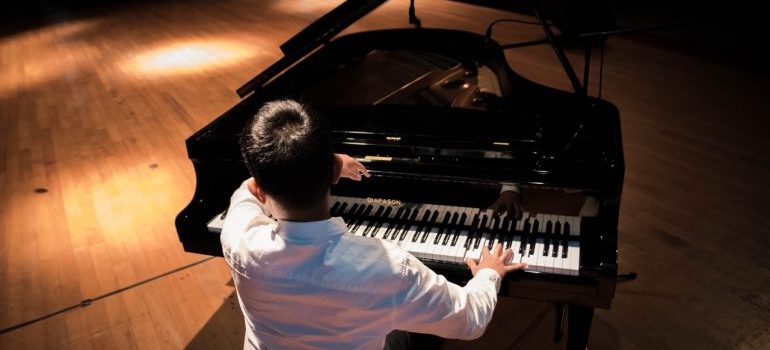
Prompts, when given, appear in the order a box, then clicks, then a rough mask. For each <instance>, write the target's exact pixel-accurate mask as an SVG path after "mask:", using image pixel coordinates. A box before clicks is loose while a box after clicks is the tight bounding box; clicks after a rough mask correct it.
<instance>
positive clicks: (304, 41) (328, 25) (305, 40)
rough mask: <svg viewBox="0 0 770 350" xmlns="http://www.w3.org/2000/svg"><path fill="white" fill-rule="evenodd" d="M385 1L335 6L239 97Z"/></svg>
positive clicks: (356, 0)
mask: <svg viewBox="0 0 770 350" xmlns="http://www.w3.org/2000/svg"><path fill="white" fill-rule="evenodd" d="M386 1H388V0H346V1H345V2H343V3H342V4H340V5H339V6H337V7H335V8H334V9H332V10H331V11H329V12H328V13H326V14H325V15H323V16H321V18H319V19H317V20H315V21H314V22H313V23H311V24H310V25H309V26H307V27H305V29H303V30H302V31H300V32H299V33H297V34H296V35H295V36H293V37H292V38H291V39H289V40H287V41H286V42H285V43H283V45H281V51H282V52H283V54H284V57H282V58H281V59H280V60H278V61H277V62H276V63H274V64H273V65H271V66H270V67H268V68H267V69H265V70H264V71H262V72H261V73H260V74H258V75H257V76H255V77H254V78H252V79H251V80H249V81H248V82H247V83H246V84H243V86H241V87H239V88H238V89H237V90H236V91H237V93H238V96H240V97H246V95H248V94H249V93H251V92H252V91H255V90H256V89H259V88H260V87H262V86H263V85H264V84H265V83H267V82H268V81H269V80H270V79H272V78H274V77H275V76H277V75H278V74H280V73H281V72H283V71H284V70H285V69H286V68H288V67H289V66H291V65H292V64H294V63H296V62H298V61H299V60H301V59H303V58H304V57H305V56H307V55H308V54H309V53H311V52H312V51H313V50H315V49H317V48H318V47H320V46H321V45H323V44H325V43H327V42H329V40H331V39H332V38H334V36H336V35H337V34H339V33H340V32H342V31H343V30H345V29H346V28H348V27H349V26H350V25H352V24H353V23H355V22H356V21H358V20H359V19H361V18H362V17H364V16H366V15H367V14H368V13H369V12H372V11H373V10H374V9H376V8H377V7H379V6H380V5H382V4H383V3H385V2H386ZM470 2H471V3H473V4H474V5H477V6H486V7H492V8H497V9H503V10H508V11H514V10H513V9H512V8H509V7H504V6H500V5H499V3H498V2H492V3H489V4H486V3H485V2H473V1H470Z"/></svg>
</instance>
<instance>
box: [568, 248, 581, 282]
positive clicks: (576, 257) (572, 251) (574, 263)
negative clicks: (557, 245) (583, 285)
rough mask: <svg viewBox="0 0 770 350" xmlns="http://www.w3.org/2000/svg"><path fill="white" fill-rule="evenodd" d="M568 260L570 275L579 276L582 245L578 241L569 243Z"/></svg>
mask: <svg viewBox="0 0 770 350" xmlns="http://www.w3.org/2000/svg"><path fill="white" fill-rule="evenodd" d="M567 260H569V274H570V275H573V276H577V275H578V274H579V271H580V244H579V243H578V242H577V241H570V242H569V243H568V249H567Z"/></svg>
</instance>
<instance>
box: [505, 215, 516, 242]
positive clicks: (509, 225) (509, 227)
mask: <svg viewBox="0 0 770 350" xmlns="http://www.w3.org/2000/svg"><path fill="white" fill-rule="evenodd" d="M515 229H516V220H511V219H510V218H509V217H508V216H506V217H505V220H504V221H503V232H504V233H503V235H504V236H505V249H509V248H511V246H512V245H513V236H514V230H515Z"/></svg>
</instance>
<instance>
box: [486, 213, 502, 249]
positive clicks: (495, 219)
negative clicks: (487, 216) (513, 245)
mask: <svg viewBox="0 0 770 350" xmlns="http://www.w3.org/2000/svg"><path fill="white" fill-rule="evenodd" d="M499 225H500V217H499V216H497V215H493V216H492V225H490V226H489V241H487V248H489V250H492V247H494V244H495V239H497V237H498V232H499V231H500V229H499V227H498V226H499Z"/></svg>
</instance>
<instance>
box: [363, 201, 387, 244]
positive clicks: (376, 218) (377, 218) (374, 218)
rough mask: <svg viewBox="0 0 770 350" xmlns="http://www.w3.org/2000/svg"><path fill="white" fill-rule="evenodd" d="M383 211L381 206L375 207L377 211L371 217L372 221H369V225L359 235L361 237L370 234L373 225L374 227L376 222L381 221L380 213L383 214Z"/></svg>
mask: <svg viewBox="0 0 770 350" xmlns="http://www.w3.org/2000/svg"><path fill="white" fill-rule="evenodd" d="M383 210H385V207H383V206H379V207H377V211H376V212H375V213H374V215H373V216H372V219H371V220H369V225H367V226H366V227H364V232H363V233H362V234H361V236H364V237H366V235H368V234H369V233H370V232H372V228H373V227H374V225H376V224H377V222H379V221H380V220H382V212H383Z"/></svg>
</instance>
